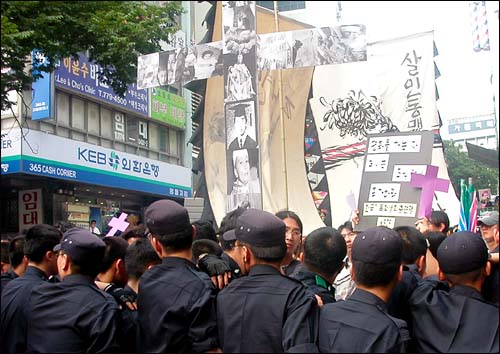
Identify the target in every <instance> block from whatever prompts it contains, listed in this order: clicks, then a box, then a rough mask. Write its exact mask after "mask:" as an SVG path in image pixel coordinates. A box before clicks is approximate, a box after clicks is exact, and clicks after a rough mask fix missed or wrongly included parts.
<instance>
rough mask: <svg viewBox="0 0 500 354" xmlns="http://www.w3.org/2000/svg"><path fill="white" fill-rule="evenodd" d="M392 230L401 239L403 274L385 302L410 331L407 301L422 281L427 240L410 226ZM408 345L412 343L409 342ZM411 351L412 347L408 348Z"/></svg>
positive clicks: (389, 309) (409, 313)
mask: <svg viewBox="0 0 500 354" xmlns="http://www.w3.org/2000/svg"><path fill="white" fill-rule="evenodd" d="M394 230H395V231H396V232H397V233H398V234H399V236H400V237H401V240H402V241H403V251H402V260H401V262H402V264H403V276H402V278H401V281H400V282H398V283H397V284H396V286H395V287H394V290H393V291H392V294H391V297H390V298H389V301H388V302H387V310H388V312H389V314H390V315H391V316H394V317H396V318H399V319H402V320H404V321H405V322H406V324H407V325H408V330H409V331H410V333H411V324H412V317H411V311H410V305H409V303H408V301H409V300H410V296H411V294H412V293H413V291H414V290H415V288H416V287H417V286H418V284H419V283H420V282H421V281H422V277H423V275H424V273H425V269H426V255H427V241H426V239H425V236H424V235H423V234H422V233H421V232H420V231H418V230H417V229H416V228H415V227H412V226H398V227H395V228H394ZM409 345H413V343H410V344H409ZM408 349H409V350H410V351H412V349H413V348H411V347H409V348H408Z"/></svg>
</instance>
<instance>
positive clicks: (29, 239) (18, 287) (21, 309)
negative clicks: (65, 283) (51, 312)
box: [0, 225, 61, 353]
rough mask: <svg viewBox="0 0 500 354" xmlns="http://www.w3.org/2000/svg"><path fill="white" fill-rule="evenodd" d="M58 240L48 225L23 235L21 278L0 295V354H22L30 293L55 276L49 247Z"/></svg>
mask: <svg viewBox="0 0 500 354" xmlns="http://www.w3.org/2000/svg"><path fill="white" fill-rule="evenodd" d="M60 239H61V233H60V232H59V230H58V229H56V228H55V227H53V226H50V225H35V226H33V227H31V228H30V229H29V230H28V232H27V233H26V238H25V243H24V254H25V255H26V257H27V258H28V267H27V268H26V272H25V273H24V274H23V275H22V276H20V277H18V278H15V279H13V280H12V281H11V282H10V283H8V284H7V286H6V287H5V290H4V291H3V293H2V312H1V325H0V328H1V331H0V332H1V338H2V340H1V341H0V342H1V344H0V351H1V352H2V353H24V352H25V351H26V329H27V321H26V315H27V313H26V310H27V309H28V305H29V297H30V295H31V290H32V289H33V288H34V287H35V286H36V285H39V284H41V283H43V282H45V281H47V279H48V277H49V276H51V275H55V274H57V254H56V253H55V252H54V251H53V248H54V247H55V246H56V245H57V244H58V243H59V241H60Z"/></svg>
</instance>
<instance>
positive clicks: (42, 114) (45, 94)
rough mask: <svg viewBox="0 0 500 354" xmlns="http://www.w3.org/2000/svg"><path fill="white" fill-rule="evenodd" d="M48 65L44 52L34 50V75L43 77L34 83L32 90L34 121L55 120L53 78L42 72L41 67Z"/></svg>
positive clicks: (32, 117)
mask: <svg viewBox="0 0 500 354" xmlns="http://www.w3.org/2000/svg"><path fill="white" fill-rule="evenodd" d="M46 64H47V58H46V57H45V55H44V54H43V52H42V51H40V50H38V49H35V50H33V74H34V75H35V74H38V73H39V74H41V75H42V77H41V78H39V79H37V80H36V81H33V83H32V85H31V89H32V115H31V119H32V120H39V119H45V118H53V117H54V116H53V114H52V113H53V112H52V107H53V104H52V97H53V94H54V93H53V90H52V78H51V74H50V73H46V72H40V71H39V69H38V68H39V67H40V66H43V65H46Z"/></svg>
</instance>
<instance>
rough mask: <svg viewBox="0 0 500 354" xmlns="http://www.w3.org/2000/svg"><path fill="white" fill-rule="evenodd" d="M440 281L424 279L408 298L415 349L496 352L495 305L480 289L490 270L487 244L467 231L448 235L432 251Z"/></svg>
mask: <svg viewBox="0 0 500 354" xmlns="http://www.w3.org/2000/svg"><path fill="white" fill-rule="evenodd" d="M437 259H438V262H439V272H438V276H439V279H440V280H446V281H447V282H448V285H449V286H450V288H449V287H448V286H446V285H445V284H444V283H442V282H437V281H431V280H424V281H422V283H421V284H420V285H419V286H418V287H417V288H416V289H415V291H414V292H413V295H412V297H411V298H410V305H411V311H412V315H413V337H414V340H415V341H416V344H417V350H418V351H419V352H421V353H423V352H426V353H428V352H439V353H446V352H451V353H498V351H499V332H498V327H499V320H498V305H495V304H492V303H488V302H486V301H485V300H484V298H483V297H482V295H481V293H480V291H481V286H482V284H483V283H484V279H485V278H486V276H487V275H488V274H489V272H490V263H489V262H488V248H487V247H486V244H485V243H484V241H483V239H482V238H481V236H479V235H477V234H474V233H472V232H469V231H461V232H456V233H453V234H451V235H450V236H448V237H447V238H446V239H445V240H444V241H443V242H442V243H441V245H440V246H439V248H438V251H437Z"/></svg>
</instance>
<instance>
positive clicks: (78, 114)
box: [71, 97, 85, 130]
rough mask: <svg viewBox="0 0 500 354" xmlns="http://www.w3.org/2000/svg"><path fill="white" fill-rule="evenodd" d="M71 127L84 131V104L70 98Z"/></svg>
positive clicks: (74, 98)
mask: <svg viewBox="0 0 500 354" xmlns="http://www.w3.org/2000/svg"><path fill="white" fill-rule="evenodd" d="M71 126H72V127H73V128H76V129H80V130H85V102H84V101H83V100H81V99H79V98H76V97H72V98H71Z"/></svg>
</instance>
